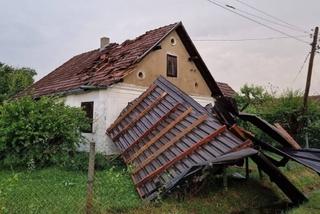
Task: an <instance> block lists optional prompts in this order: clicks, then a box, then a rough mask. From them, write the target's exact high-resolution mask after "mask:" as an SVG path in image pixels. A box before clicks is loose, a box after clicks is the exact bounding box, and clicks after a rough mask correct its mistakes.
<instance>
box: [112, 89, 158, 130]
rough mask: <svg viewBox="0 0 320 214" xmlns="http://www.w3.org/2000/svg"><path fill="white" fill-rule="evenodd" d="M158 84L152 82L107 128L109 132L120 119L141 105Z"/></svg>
mask: <svg viewBox="0 0 320 214" xmlns="http://www.w3.org/2000/svg"><path fill="white" fill-rule="evenodd" d="M156 86H157V85H156V84H152V85H151V86H150V87H149V88H148V89H147V90H146V91H145V92H144V93H143V94H142V95H141V96H140V97H138V98H137V99H136V100H135V101H134V103H133V104H132V105H131V106H129V107H128V109H127V111H126V112H124V113H123V114H122V115H120V116H119V117H118V118H117V119H116V120H115V121H114V122H113V123H112V124H111V126H110V127H109V128H108V129H107V132H108V133H109V132H110V131H111V130H112V129H113V128H114V127H116V126H117V125H118V124H119V122H120V121H122V120H123V119H124V118H125V117H127V116H128V114H130V112H131V111H132V110H133V109H134V108H136V107H137V105H139V103H140V102H141V101H142V100H143V99H144V98H146V97H147V96H148V95H149V94H150V93H151V92H152V91H153V89H155V88H156Z"/></svg>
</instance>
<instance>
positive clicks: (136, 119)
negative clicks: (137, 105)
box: [112, 92, 167, 140]
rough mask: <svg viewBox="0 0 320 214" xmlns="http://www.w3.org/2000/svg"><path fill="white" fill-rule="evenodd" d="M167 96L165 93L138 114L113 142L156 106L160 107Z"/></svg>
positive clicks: (114, 137)
mask: <svg viewBox="0 0 320 214" xmlns="http://www.w3.org/2000/svg"><path fill="white" fill-rule="evenodd" d="M166 95H167V93H166V92H163V93H162V94H161V95H160V96H159V97H157V98H156V99H155V100H154V101H153V102H152V103H151V104H150V105H148V107H147V108H146V109H144V110H143V111H142V112H141V113H140V114H138V115H137V116H136V117H135V118H133V120H132V121H131V122H130V123H129V124H128V125H126V126H125V127H124V128H123V129H121V130H120V131H119V132H118V133H117V134H116V135H115V136H113V138H112V140H115V139H117V138H118V137H120V135H121V134H122V133H123V132H125V131H127V130H128V129H129V128H130V127H132V126H133V125H134V124H136V123H137V122H138V121H139V120H140V119H141V118H142V117H143V116H144V115H145V114H146V113H148V112H149V111H150V110H151V109H153V108H154V107H155V106H156V105H158V104H159V103H160V102H161V100H162V99H163V98H164V97H165V96H166Z"/></svg>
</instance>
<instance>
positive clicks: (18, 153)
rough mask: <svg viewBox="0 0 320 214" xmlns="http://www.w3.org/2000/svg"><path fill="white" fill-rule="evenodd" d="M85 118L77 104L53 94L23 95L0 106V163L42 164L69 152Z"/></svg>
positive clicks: (80, 139)
mask: <svg viewBox="0 0 320 214" xmlns="http://www.w3.org/2000/svg"><path fill="white" fill-rule="evenodd" d="M88 124H89V123H88V120H87V118H86V116H85V113H84V111H82V110H81V109H80V108H75V107H69V106H65V105H64V104H63V103H62V102H59V101H58V100H56V99H53V98H47V97H44V98H41V99H40V100H37V101H35V100H33V99H31V98H30V97H24V98H21V99H19V100H15V101H11V102H5V103H4V104H3V105H2V106H0V133H1V135H0V163H1V164H2V165H4V166H11V165H14V166H24V167H25V166H27V165H29V166H30V165H31V166H32V165H34V166H44V165H48V164H51V163H55V162H56V161H58V160H59V158H61V157H62V158H65V157H67V156H68V155H71V154H72V153H74V152H75V151H76V149H77V148H78V145H79V143H81V142H82V136H81V132H80V130H81V129H83V128H87V126H88Z"/></svg>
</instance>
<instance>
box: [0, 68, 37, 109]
mask: <svg viewBox="0 0 320 214" xmlns="http://www.w3.org/2000/svg"><path fill="white" fill-rule="evenodd" d="M36 74H37V73H36V72H35V70H33V69H31V68H24V67H22V68H14V67H12V66H9V65H5V64H3V63H1V62H0V103H2V102H3V101H4V100H6V99H8V98H9V97H11V96H13V95H15V94H16V93H18V92H20V91H22V90H23V89H25V88H26V87H28V86H29V85H31V84H32V83H33V81H34V80H33V77H34V76H35V75H36Z"/></svg>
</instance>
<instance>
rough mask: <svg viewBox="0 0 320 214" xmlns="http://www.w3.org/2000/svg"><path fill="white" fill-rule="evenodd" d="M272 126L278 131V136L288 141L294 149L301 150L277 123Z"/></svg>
mask: <svg viewBox="0 0 320 214" xmlns="http://www.w3.org/2000/svg"><path fill="white" fill-rule="evenodd" d="M274 126H275V127H276V128H277V129H278V131H279V132H280V134H281V135H282V136H283V137H284V138H285V139H286V140H287V141H288V143H289V144H290V145H291V146H292V148H294V149H301V146H300V145H299V144H298V143H297V141H295V140H294V139H293V137H292V136H291V135H290V134H289V133H288V132H287V130H285V129H284V128H283V127H282V126H281V125H280V124H279V123H275V124H274Z"/></svg>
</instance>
